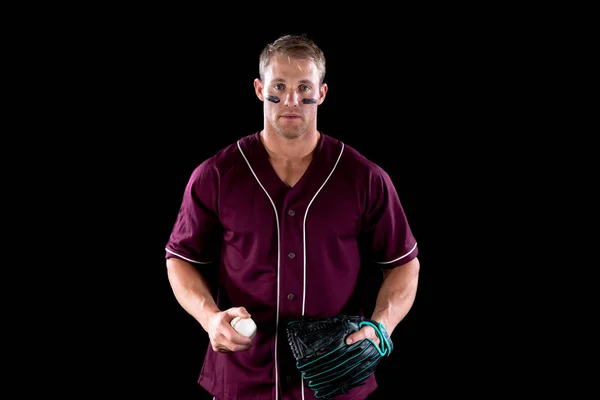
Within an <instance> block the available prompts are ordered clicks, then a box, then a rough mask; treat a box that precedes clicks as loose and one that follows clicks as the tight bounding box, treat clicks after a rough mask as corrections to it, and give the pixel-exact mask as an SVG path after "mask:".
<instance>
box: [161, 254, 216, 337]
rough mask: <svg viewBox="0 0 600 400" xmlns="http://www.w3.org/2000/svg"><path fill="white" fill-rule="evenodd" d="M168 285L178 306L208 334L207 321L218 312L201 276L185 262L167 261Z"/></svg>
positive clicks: (207, 286) (179, 260) (177, 259)
mask: <svg viewBox="0 0 600 400" xmlns="http://www.w3.org/2000/svg"><path fill="white" fill-rule="evenodd" d="M167 273H168V277H169V283H170V284H171V288H172V289H173V293H174V294H175V298H176V299H177V301H178V302H179V304H180V305H181V306H182V307H183V309H184V310H186V311H187V312H188V313H189V314H190V315H191V316H192V317H194V318H195V319H196V321H198V322H199V323H200V325H202V328H204V330H205V331H206V332H208V320H209V318H210V317H211V316H213V315H214V314H217V313H219V312H220V310H219V308H218V307H217V304H216V303H215V301H214V298H213V296H212V293H211V290H210V286H209V284H208V282H207V280H206V278H204V276H202V274H201V273H200V272H199V271H198V270H197V269H196V267H194V266H193V265H192V264H190V263H189V262H187V261H184V260H181V259H179V258H169V259H167Z"/></svg>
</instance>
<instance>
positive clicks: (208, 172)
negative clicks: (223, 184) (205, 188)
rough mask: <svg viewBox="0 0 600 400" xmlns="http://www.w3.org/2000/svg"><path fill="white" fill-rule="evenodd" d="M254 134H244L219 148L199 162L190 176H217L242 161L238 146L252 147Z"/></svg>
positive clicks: (197, 177)
mask: <svg viewBox="0 0 600 400" xmlns="http://www.w3.org/2000/svg"><path fill="white" fill-rule="evenodd" d="M255 136H256V134H252V135H248V136H244V137H242V138H241V139H239V140H237V141H236V142H234V143H231V144H229V145H227V146H225V147H223V148H221V149H219V150H218V151H217V152H216V153H215V154H214V155H212V156H211V157H209V158H207V159H206V160H204V161H203V162H202V163H200V164H199V165H198V166H197V167H196V168H195V169H194V171H193V172H192V177H193V178H196V179H201V178H203V177H208V176H210V177H212V178H218V177H219V176H223V175H225V174H226V173H227V172H228V171H229V170H231V169H232V168H234V167H235V166H236V165H237V164H239V163H240V162H244V161H243V158H242V154H241V152H240V148H244V147H246V148H247V147H252V145H253V144H254V143H253V142H254V141H255V140H256V138H255Z"/></svg>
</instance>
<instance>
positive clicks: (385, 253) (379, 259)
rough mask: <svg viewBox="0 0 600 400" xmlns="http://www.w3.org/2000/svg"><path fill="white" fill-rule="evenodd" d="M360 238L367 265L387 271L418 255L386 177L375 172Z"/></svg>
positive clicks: (401, 208)
mask: <svg viewBox="0 0 600 400" xmlns="http://www.w3.org/2000/svg"><path fill="white" fill-rule="evenodd" d="M367 196H368V200H367V208H366V211H365V214H364V221H363V226H364V231H363V233H364V235H365V237H366V246H367V247H368V249H369V251H370V254H369V255H370V259H371V262H373V263H375V264H377V265H379V266H380V267H381V268H385V269H389V268H394V267H397V266H399V265H402V264H406V263H407V262H409V261H410V260H412V259H413V258H415V257H416V256H417V254H418V248H417V241H416V239H415V237H414V235H413V233H412V231H411V229H410V225H409V222H408V220H407V217H406V214H405V211H404V209H403V207H402V204H401V202H400V198H399V196H398V193H397V191H396V188H395V186H394V184H393V182H392V180H391V178H390V176H389V175H388V174H387V173H386V172H385V171H384V170H383V169H381V168H376V169H375V170H374V171H373V173H372V174H371V176H370V178H369V187H368V193H367Z"/></svg>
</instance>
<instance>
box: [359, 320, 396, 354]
mask: <svg viewBox="0 0 600 400" xmlns="http://www.w3.org/2000/svg"><path fill="white" fill-rule="evenodd" d="M365 325H369V326H370V327H372V328H373V329H375V332H376V333H377V336H379V346H377V345H375V347H376V348H377V351H379V354H381V356H382V357H383V356H386V355H387V356H389V355H390V353H391V351H392V350H393V348H394V344H393V343H392V338H391V337H390V334H389V333H388V331H387V329H385V326H383V324H382V323H381V322H375V321H369V320H365V321H361V322H360V324H359V327H361V328H362V327H363V326H365ZM367 340H369V341H371V342H372V343H373V344H375V342H373V341H372V340H371V339H367Z"/></svg>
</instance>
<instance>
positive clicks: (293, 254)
mask: <svg viewBox="0 0 600 400" xmlns="http://www.w3.org/2000/svg"><path fill="white" fill-rule="evenodd" d="M288 257H289V258H296V253H294V252H293V251H292V252H290V253H288Z"/></svg>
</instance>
